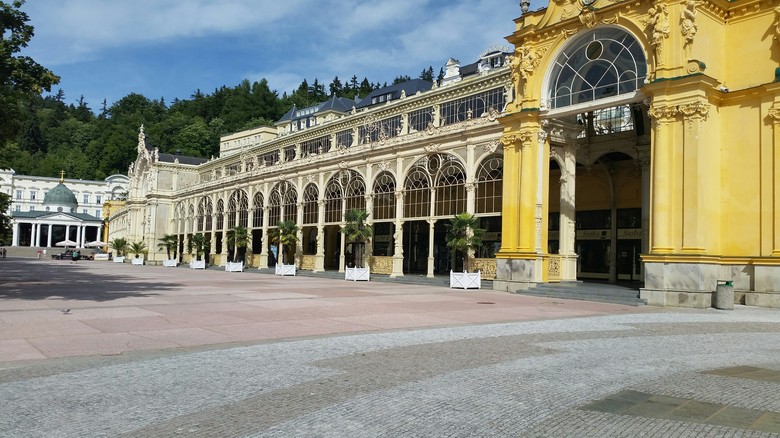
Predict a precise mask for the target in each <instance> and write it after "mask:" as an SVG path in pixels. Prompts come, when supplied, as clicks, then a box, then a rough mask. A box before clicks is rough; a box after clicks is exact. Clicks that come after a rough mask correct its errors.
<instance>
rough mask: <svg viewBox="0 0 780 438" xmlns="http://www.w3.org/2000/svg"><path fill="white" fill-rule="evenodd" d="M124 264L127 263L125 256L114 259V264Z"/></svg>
mask: <svg viewBox="0 0 780 438" xmlns="http://www.w3.org/2000/svg"><path fill="white" fill-rule="evenodd" d="M124 262H125V256H121V257H114V263H124Z"/></svg>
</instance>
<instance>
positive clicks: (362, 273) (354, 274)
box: [344, 268, 371, 281]
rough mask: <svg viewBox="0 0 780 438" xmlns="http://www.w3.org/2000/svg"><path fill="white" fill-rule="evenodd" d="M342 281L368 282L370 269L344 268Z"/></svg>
mask: <svg viewBox="0 0 780 438" xmlns="http://www.w3.org/2000/svg"><path fill="white" fill-rule="evenodd" d="M344 269H345V271H344V280H352V281H368V280H369V278H370V277H371V271H370V268H344Z"/></svg>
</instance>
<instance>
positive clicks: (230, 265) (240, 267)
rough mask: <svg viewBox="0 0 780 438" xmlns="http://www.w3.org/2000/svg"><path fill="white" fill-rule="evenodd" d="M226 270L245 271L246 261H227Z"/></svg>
mask: <svg viewBox="0 0 780 438" xmlns="http://www.w3.org/2000/svg"><path fill="white" fill-rule="evenodd" d="M225 272H244V262H227V263H225Z"/></svg>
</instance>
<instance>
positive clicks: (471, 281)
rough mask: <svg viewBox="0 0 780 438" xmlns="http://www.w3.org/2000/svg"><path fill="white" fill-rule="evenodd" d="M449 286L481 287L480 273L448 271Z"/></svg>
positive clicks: (463, 287)
mask: <svg viewBox="0 0 780 438" xmlns="http://www.w3.org/2000/svg"><path fill="white" fill-rule="evenodd" d="M450 287H452V288H462V289H481V288H482V274H481V273H480V272H479V271H477V272H453V271H450Z"/></svg>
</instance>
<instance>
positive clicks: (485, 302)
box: [477, 301, 496, 304]
mask: <svg viewBox="0 0 780 438" xmlns="http://www.w3.org/2000/svg"><path fill="white" fill-rule="evenodd" d="M477 304H496V303H491V302H490V301H477Z"/></svg>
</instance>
